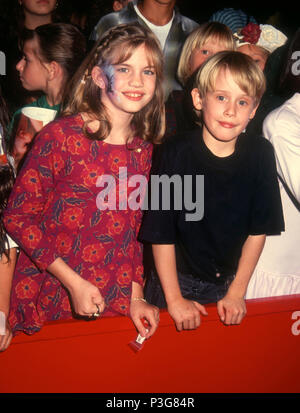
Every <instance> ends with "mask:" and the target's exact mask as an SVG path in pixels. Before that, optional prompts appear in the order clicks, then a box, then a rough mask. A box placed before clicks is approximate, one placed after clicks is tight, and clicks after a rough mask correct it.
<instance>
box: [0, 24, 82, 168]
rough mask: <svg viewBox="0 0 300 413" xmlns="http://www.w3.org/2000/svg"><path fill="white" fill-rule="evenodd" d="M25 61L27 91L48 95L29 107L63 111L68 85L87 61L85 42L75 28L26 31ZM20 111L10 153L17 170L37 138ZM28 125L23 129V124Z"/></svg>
mask: <svg viewBox="0 0 300 413" xmlns="http://www.w3.org/2000/svg"><path fill="white" fill-rule="evenodd" d="M22 50H23V57H22V59H21V60H20V61H19V63H18V64H17V70H18V72H19V74H20V79H21V82H22V84H23V87H24V88H25V89H27V90H30V91H34V90H40V91H42V92H43V93H44V95H43V96H42V97H40V98H39V99H38V100H36V101H35V102H33V103H31V104H29V105H27V106H26V107H38V108H46V109H51V110H55V111H56V112H58V111H59V109H60V104H61V102H62V99H63V96H64V94H66V93H67V87H68V83H69V82H70V80H71V78H72V76H73V75H74V73H75V71H76V70H77V69H78V67H79V65H80V64H81V63H82V61H83V59H84V57H85V38H84V36H83V34H82V33H81V32H80V31H79V30H78V29H77V28H76V27H75V26H73V25H71V24H65V23H52V24H46V25H43V26H39V27H37V28H36V29H35V30H31V31H26V32H25V34H24V38H23V46H22ZM21 111H22V108H20V109H19V110H18V111H17V112H16V113H15V114H14V116H13V119H12V122H11V125H10V128H9V138H8V139H9V144H8V147H9V150H10V152H11V153H12V154H13V156H14V159H15V163H16V166H17V165H18V163H19V162H20V160H21V159H22V157H23V156H24V155H25V153H26V152H27V150H28V146H29V144H30V142H31V140H32V138H33V136H32V134H30V136H29V138H28V139H25V140H24V136H26V128H27V122H24V119H22V118H23V117H22V114H21ZM24 123H25V125H24V126H23V124H24ZM24 128H25V130H24Z"/></svg>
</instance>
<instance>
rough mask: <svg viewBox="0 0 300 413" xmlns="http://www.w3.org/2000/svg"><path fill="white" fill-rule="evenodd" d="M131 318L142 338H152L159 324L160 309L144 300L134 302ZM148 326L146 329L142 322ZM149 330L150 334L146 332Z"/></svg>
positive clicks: (131, 305)
mask: <svg viewBox="0 0 300 413" xmlns="http://www.w3.org/2000/svg"><path fill="white" fill-rule="evenodd" d="M130 317H131V319H132V321H133V324H134V325H135V327H136V329H137V330H138V332H139V334H140V335H141V336H142V337H146V338H150V337H151V336H152V335H153V334H154V332H155V331H156V329H157V327H158V323H159V309H158V308H157V307H155V306H154V305H151V304H149V303H147V302H146V301H144V300H141V299H139V300H134V299H133V300H132V301H131V303H130ZM143 319H145V320H146V321H147V323H148V325H147V326H146V327H145V326H144V324H143V322H142V320H143ZM146 329H148V330H149V331H148V333H147V331H146Z"/></svg>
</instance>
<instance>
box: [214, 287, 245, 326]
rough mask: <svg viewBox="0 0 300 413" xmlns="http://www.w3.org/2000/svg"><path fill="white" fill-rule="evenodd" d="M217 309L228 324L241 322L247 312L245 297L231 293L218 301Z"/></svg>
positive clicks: (222, 319) (223, 320)
mask: <svg viewBox="0 0 300 413" xmlns="http://www.w3.org/2000/svg"><path fill="white" fill-rule="evenodd" d="M217 309H218V314H219V317H220V319H221V321H222V322H223V323H224V324H226V325H230V324H240V323H241V322H242V320H243V318H244V317H245V315H246V313H247V310H246V304H245V300H244V298H242V297H237V296H234V295H232V294H229V293H227V294H226V295H225V297H224V298H222V300H220V301H218V303H217Z"/></svg>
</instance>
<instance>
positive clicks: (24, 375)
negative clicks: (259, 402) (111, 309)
mask: <svg viewBox="0 0 300 413" xmlns="http://www.w3.org/2000/svg"><path fill="white" fill-rule="evenodd" d="M206 308H207V310H208V313H209V315H208V316H207V317H203V318H202V325H201V326H200V327H199V329H197V330H194V331H183V332H180V333H179V332H177V331H176V329H175V327H174V324H173V321H172V319H171V318H170V316H169V314H168V313H167V312H166V311H162V312H161V321H160V326H159V328H158V330H157V332H156V333H155V335H154V336H153V337H152V338H151V339H150V340H148V341H147V342H146V343H145V345H144V347H143V349H142V350H141V351H140V352H138V353H134V352H133V351H132V350H131V349H130V347H129V346H128V343H129V342H130V341H131V340H133V339H135V338H136V335H137V334H136V331H135V329H134V327H133V324H132V323H131V320H129V319H127V318H126V317H115V318H106V319H105V318H104V319H99V320H95V321H88V322H87V321H75V320H74V321H69V322H53V323H49V324H48V325H46V326H45V327H44V328H43V329H42V330H41V331H40V332H39V333H36V334H35V335H33V336H26V335H24V334H22V335H20V336H18V337H16V338H15V339H14V340H13V343H12V344H11V346H10V347H9V349H8V350H7V351H6V352H4V353H0V392H1V393H77V392H80V393H299V392H300V378H299V377H300V375H299V371H300V295H293V296H283V297H274V298H267V299H256V300H248V301H247V310H248V314H247V316H246V318H245V319H244V320H243V322H242V324H241V325H239V326H224V325H223V324H222V323H221V322H220V320H219V317H218V315H217V310H216V306H215V305H208V306H206Z"/></svg>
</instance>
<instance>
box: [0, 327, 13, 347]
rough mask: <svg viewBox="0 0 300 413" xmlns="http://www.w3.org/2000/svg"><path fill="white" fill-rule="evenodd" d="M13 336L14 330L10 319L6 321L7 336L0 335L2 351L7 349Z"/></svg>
mask: <svg viewBox="0 0 300 413" xmlns="http://www.w3.org/2000/svg"><path fill="white" fill-rule="evenodd" d="M12 338H13V335H12V331H11V328H10V325H9V323H8V321H6V329H5V336H0V351H4V350H7V348H8V346H9V345H10V342H11V340H12Z"/></svg>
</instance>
